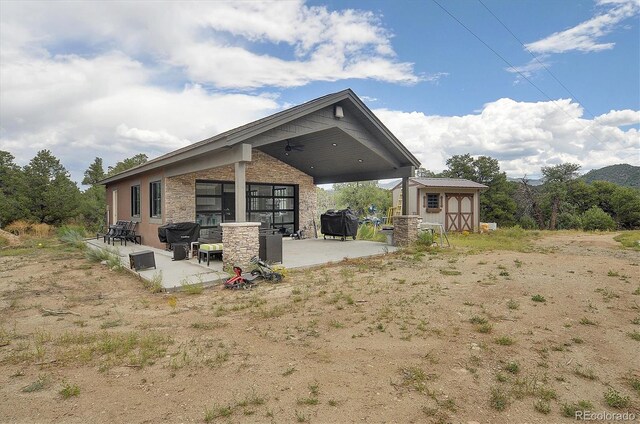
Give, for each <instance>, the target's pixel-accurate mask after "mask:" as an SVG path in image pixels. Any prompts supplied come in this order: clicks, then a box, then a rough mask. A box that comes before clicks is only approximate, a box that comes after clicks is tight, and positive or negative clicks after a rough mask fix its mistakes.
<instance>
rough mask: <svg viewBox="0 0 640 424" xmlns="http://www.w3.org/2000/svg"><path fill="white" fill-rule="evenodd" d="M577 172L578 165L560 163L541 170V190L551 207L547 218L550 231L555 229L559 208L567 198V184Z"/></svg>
mask: <svg viewBox="0 0 640 424" xmlns="http://www.w3.org/2000/svg"><path fill="white" fill-rule="evenodd" d="M579 170H580V165H578V164H575V163H562V164H560V165H555V166H545V167H543V168H542V176H543V178H542V179H543V181H544V188H543V190H544V192H545V195H546V198H547V199H548V201H549V204H550V207H551V212H550V216H549V229H550V230H555V229H556V226H557V223H558V214H559V212H560V207H561V205H562V202H563V201H564V200H565V199H566V197H567V193H568V182H569V181H571V180H572V179H574V178H576V177H577V176H578V171H579Z"/></svg>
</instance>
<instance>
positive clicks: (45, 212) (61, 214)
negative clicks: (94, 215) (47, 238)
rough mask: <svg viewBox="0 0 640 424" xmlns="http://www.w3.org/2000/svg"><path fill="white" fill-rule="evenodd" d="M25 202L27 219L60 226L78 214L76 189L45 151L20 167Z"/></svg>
mask: <svg viewBox="0 0 640 424" xmlns="http://www.w3.org/2000/svg"><path fill="white" fill-rule="evenodd" d="M24 178H25V184H26V189H27V191H26V202H27V208H28V209H29V211H30V213H31V216H32V217H33V218H35V219H36V220H38V221H40V222H44V223H47V224H60V223H62V222H64V221H66V220H67V219H69V218H74V217H76V216H77V213H78V204H79V198H80V190H78V187H77V186H76V184H75V183H74V182H73V181H71V179H70V178H69V173H68V172H67V170H66V169H65V168H64V166H62V164H61V163H60V161H59V160H58V159H57V158H56V157H55V156H53V155H52V154H51V152H50V151H49V150H41V151H39V152H38V153H37V154H36V156H35V157H34V158H33V159H31V161H30V162H29V164H28V165H27V166H25V167H24Z"/></svg>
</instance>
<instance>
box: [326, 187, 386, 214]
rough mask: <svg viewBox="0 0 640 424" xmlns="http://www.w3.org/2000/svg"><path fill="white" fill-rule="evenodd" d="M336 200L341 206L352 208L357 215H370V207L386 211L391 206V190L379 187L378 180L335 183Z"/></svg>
mask: <svg viewBox="0 0 640 424" xmlns="http://www.w3.org/2000/svg"><path fill="white" fill-rule="evenodd" d="M333 190H334V191H335V193H336V194H335V200H336V204H337V206H338V207H339V208H346V207H348V208H350V209H351V210H352V211H353V212H354V213H355V214H356V215H358V216H365V215H368V211H369V207H370V206H372V205H373V206H374V207H375V209H376V210H377V211H378V212H382V213H384V212H386V211H387V209H388V208H389V207H390V206H391V191H390V190H385V189H383V188H380V187H378V182H377V181H363V182H356V183H341V184H334V185H333Z"/></svg>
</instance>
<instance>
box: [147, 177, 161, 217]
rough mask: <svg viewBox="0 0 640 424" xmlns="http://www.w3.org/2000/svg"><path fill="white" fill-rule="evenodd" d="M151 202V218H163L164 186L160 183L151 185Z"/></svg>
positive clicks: (155, 182) (154, 182) (156, 182)
mask: <svg viewBox="0 0 640 424" xmlns="http://www.w3.org/2000/svg"><path fill="white" fill-rule="evenodd" d="M149 200H150V210H151V218H160V217H161V216H162V186H161V185H160V181H153V182H151V183H149Z"/></svg>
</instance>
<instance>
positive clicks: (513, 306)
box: [507, 299, 520, 311]
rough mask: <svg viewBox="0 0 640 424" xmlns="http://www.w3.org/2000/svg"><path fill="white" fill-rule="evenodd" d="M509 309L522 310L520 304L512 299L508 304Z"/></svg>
mask: <svg viewBox="0 0 640 424" xmlns="http://www.w3.org/2000/svg"><path fill="white" fill-rule="evenodd" d="M507 308H509V309H511V310H514V311H515V310H516V309H518V308H520V304H519V303H518V302H517V301H515V300H513V299H510V300H509V301H508V302H507Z"/></svg>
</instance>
